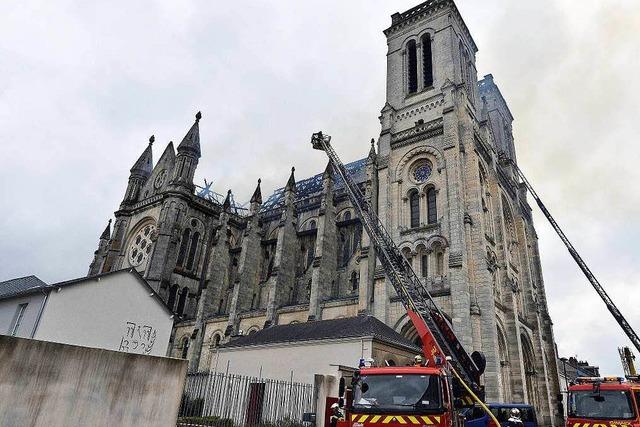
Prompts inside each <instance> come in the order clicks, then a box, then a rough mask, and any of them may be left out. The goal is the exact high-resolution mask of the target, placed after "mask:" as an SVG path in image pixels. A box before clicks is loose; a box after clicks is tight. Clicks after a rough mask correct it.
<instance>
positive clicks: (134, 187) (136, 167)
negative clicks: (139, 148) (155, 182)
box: [122, 135, 155, 204]
mask: <svg viewBox="0 0 640 427" xmlns="http://www.w3.org/2000/svg"><path fill="white" fill-rule="evenodd" d="M153 141H155V136H153V135H151V137H150V138H149V145H148V146H147V148H145V150H144V151H143V152H142V154H141V155H140V157H139V158H138V160H137V161H136V162H135V163H134V164H133V167H132V168H131V170H130V172H131V174H130V175H129V183H128V184H127V191H126V193H125V195H124V200H123V201H122V203H123V204H127V203H134V202H137V201H138V196H139V193H140V189H141V188H142V186H143V185H144V183H145V182H146V181H147V178H149V175H151V171H152V170H153V152H152V150H151V146H152V145H153Z"/></svg>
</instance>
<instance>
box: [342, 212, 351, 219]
mask: <svg viewBox="0 0 640 427" xmlns="http://www.w3.org/2000/svg"><path fill="white" fill-rule="evenodd" d="M343 219H344V221H349V220H350V219H351V211H346V212H345V213H344V216H343Z"/></svg>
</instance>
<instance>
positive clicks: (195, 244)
mask: <svg viewBox="0 0 640 427" xmlns="http://www.w3.org/2000/svg"><path fill="white" fill-rule="evenodd" d="M198 240H200V233H198V232H197V231H196V232H195V233H193V237H192V238H191V247H190V248H189V258H188V259H187V270H191V269H192V268H193V261H194V260H195V258H196V250H197V249H198Z"/></svg>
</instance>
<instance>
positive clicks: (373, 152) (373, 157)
mask: <svg viewBox="0 0 640 427" xmlns="http://www.w3.org/2000/svg"><path fill="white" fill-rule="evenodd" d="M375 143H376V141H375V140H374V139H373V138H371V149H370V150H369V155H368V156H367V161H368V162H369V163H374V162H375V160H376V157H377V155H376V148H375Z"/></svg>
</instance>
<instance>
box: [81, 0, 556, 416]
mask: <svg viewBox="0 0 640 427" xmlns="http://www.w3.org/2000/svg"><path fill="white" fill-rule="evenodd" d="M391 18H392V23H391V26H390V27H389V28H387V29H386V30H385V31H384V34H385V35H386V37H387V45H388V53H387V99H386V102H385V104H384V107H383V108H382V111H381V115H380V123H381V133H380V137H379V139H378V141H377V149H376V146H375V145H376V144H375V141H371V147H370V149H369V151H368V154H367V149H368V147H367V146H366V144H363V155H365V154H367V155H366V157H364V158H363V159H361V160H357V161H355V162H352V163H349V164H348V165H347V169H348V170H349V171H350V172H351V174H352V175H353V177H354V179H355V181H356V182H357V183H358V185H360V186H361V188H362V190H363V191H364V193H365V194H366V196H367V197H369V198H370V200H371V202H372V204H373V205H374V206H377V209H378V214H379V216H380V218H381V220H382V221H383V223H384V224H385V226H386V228H387V230H388V231H389V232H390V233H391V235H392V237H393V238H394V239H395V242H396V243H397V245H398V246H399V247H400V248H401V250H402V252H403V253H404V254H405V256H406V257H407V258H408V259H409V260H410V262H411V263H412V265H413V267H414V270H415V271H416V272H417V273H418V275H419V276H421V277H422V278H423V280H424V281H425V283H426V285H427V286H428V288H429V289H430V290H431V292H432V295H433V296H434V297H435V299H436V301H437V302H438V304H439V305H440V306H441V307H442V308H443V309H444V311H445V312H446V313H447V314H448V316H450V319H451V322H452V324H453V327H454V329H455V331H456V333H457V334H459V337H460V339H461V341H462V343H463V344H464V345H465V347H466V348H467V350H468V351H472V350H480V351H482V352H484V354H485V355H486V357H487V369H486V372H485V374H484V377H483V378H484V384H485V387H486V394H487V398H488V400H489V401H507V402H528V403H531V404H534V405H535V406H536V408H537V410H538V413H539V417H540V420H541V421H542V423H541V425H558V424H560V421H559V418H558V408H557V405H556V402H557V400H556V399H557V393H558V392H559V386H558V375H557V366H556V360H557V358H556V352H555V347H554V338H553V331H552V323H551V319H550V317H549V313H548V309H547V303H546V296H545V290H544V282H543V278H542V271H541V265H540V256H539V252H538V242H537V235H536V232H535V228H534V226H533V221H532V215H531V207H530V205H529V204H528V202H527V199H526V194H525V189H524V187H523V185H522V184H521V183H519V182H518V179H517V177H516V175H515V174H514V171H513V170H512V169H511V166H510V165H509V162H508V161H505V159H510V160H513V161H515V160H516V155H515V145H514V140H513V135H512V131H511V123H512V121H513V117H512V115H511V112H510V111H509V108H508V106H507V103H506V101H505V100H504V98H503V97H502V94H501V92H500V90H499V89H498V87H497V86H496V84H495V83H494V81H493V77H492V76H491V75H487V76H485V77H484V78H483V79H482V80H480V81H478V79H477V75H476V67H475V57H476V52H477V47H476V45H475V43H474V41H473V38H472V37H471V34H470V32H469V30H468V28H467V27H466V25H465V23H464V21H463V20H462V17H461V16H460V13H459V11H458V9H457V8H456V6H455V4H454V3H453V1H451V0H430V1H427V2H425V3H423V4H421V5H419V6H416V7H414V8H412V9H410V10H408V11H406V12H404V13H396V14H394V15H392V17H391ZM200 118H201V116H200V114H199V113H198V115H197V116H196V121H195V123H194V124H193V125H192V127H191V128H190V129H189V130H188V132H187V134H186V136H185V137H184V139H183V140H182V142H181V143H180V144H179V145H178V146H177V149H174V146H173V143H169V145H168V146H167V147H166V148H165V150H164V152H163V153H162V155H161V156H160V159H159V160H158V162H157V163H156V164H155V165H154V164H153V161H152V149H151V147H152V143H153V138H152V139H151V140H150V143H149V146H148V147H147V148H146V149H145V151H144V152H143V153H142V155H141V156H140V158H139V159H138V160H137V162H136V163H135V164H134V166H133V167H132V168H131V175H130V178H129V182H128V185H127V189H126V192H125V196H124V200H123V201H122V204H121V205H120V208H119V209H118V210H117V211H116V212H115V223H114V226H113V230H111V227H110V225H109V226H107V229H106V230H105V232H104V233H103V234H102V236H101V237H100V242H99V246H98V249H97V251H96V252H95V257H94V259H93V262H92V263H91V266H90V270H89V274H90V275H92V274H97V273H101V272H106V271H111V270H116V269H121V268H126V267H134V268H136V269H137V270H138V271H139V272H140V273H142V274H143V275H144V277H145V278H146V279H147V281H148V282H149V283H150V284H151V285H152V286H153V287H154V288H155V289H157V291H158V292H159V293H160V295H161V296H162V297H163V298H164V299H165V301H166V302H167V304H168V305H169V306H170V308H172V309H173V310H174V312H175V313H176V315H177V319H179V320H177V321H176V325H175V331H174V337H173V340H172V348H171V355H173V356H177V357H186V358H189V359H190V367H191V368H192V369H196V368H199V369H208V368H210V367H211V363H212V355H213V354H214V352H215V349H216V347H217V346H218V345H220V344H221V343H224V342H225V341H227V340H229V339H230V338H231V337H232V336H234V335H238V334H241V333H243V334H250V333H252V332H254V331H256V330H258V329H261V328H264V327H269V326H270V325H274V324H287V323H293V322H306V321H312V320H316V319H332V318H338V317H349V316H356V315H358V314H362V313H367V314H372V315H374V316H376V317H377V318H379V319H381V320H382V321H384V322H385V323H386V324H387V325H389V326H391V327H392V328H394V329H395V330H397V331H398V332H400V333H402V334H403V335H405V336H406V337H407V338H409V339H412V340H417V336H416V332H415V330H414V328H413V327H412V325H411V323H410V321H409V319H408V318H407V316H406V312H405V310H404V309H403V307H402V304H401V303H400V302H399V301H398V299H397V297H396V295H395V294H394V291H393V289H392V288H391V286H390V284H389V283H388V281H387V280H386V279H385V275H384V271H383V270H382V269H381V268H380V267H379V265H378V264H377V262H376V259H375V253H374V250H373V248H372V247H370V246H369V240H368V237H367V235H366V233H364V232H363V230H362V226H361V224H360V221H359V219H358V217H357V215H356V214H355V211H354V209H353V207H352V205H351V203H350V202H349V199H348V197H347V195H346V194H345V191H344V188H343V183H342V182H340V180H339V179H337V178H336V177H334V176H332V174H331V173H330V171H329V169H327V170H325V171H324V172H323V173H320V174H318V175H316V176H313V177H311V178H308V179H304V180H298V181H296V179H295V173H294V170H293V169H292V171H291V174H290V176H289V178H288V181H287V182H286V185H285V186H284V187H283V188H281V189H279V190H276V191H275V192H274V193H273V194H272V195H271V196H269V197H268V198H265V200H263V197H262V194H261V189H260V181H259V180H258V184H257V187H256V189H255V192H254V194H253V196H252V198H251V201H250V203H249V208H248V209H246V210H244V209H239V208H238V207H237V206H236V205H235V203H234V202H233V198H232V194H231V192H229V193H228V194H227V197H226V198H225V199H224V201H223V200H222V199H221V198H220V199H216V198H213V197H210V193H207V191H206V189H205V190H202V189H196V188H195V186H194V183H193V176H194V172H195V169H196V167H197V165H198V160H199V158H200V156H201V144H200V133H199V126H200ZM310 131H311V130H310ZM309 149H310V150H311V148H309ZM354 363H355V362H354Z"/></svg>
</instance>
